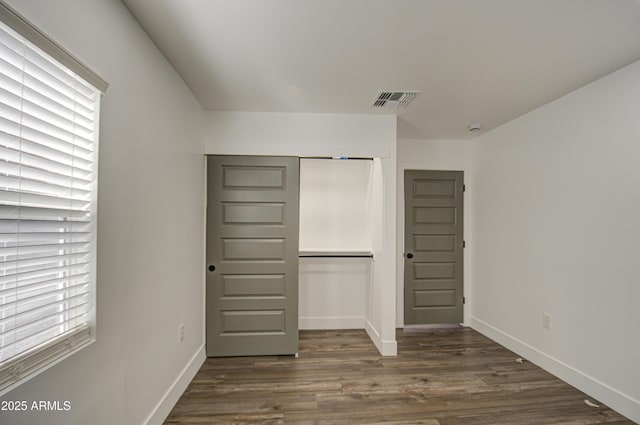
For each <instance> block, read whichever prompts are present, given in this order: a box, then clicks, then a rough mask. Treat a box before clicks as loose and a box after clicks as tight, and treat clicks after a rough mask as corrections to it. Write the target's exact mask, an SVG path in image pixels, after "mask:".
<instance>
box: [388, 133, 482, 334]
mask: <svg viewBox="0 0 640 425" xmlns="http://www.w3.org/2000/svg"><path fill="white" fill-rule="evenodd" d="M474 143H475V142H474V141H473V140H421V139H399V140H398V181H397V184H398V192H397V199H398V201H397V207H398V225H397V232H398V243H397V253H396V255H397V257H396V258H397V271H396V283H397V287H396V302H397V309H396V310H397V315H396V324H397V326H398V327H403V326H404V255H403V254H404V172H405V170H447V171H463V172H464V182H465V185H466V186H467V190H468V192H466V193H465V199H464V239H465V241H466V243H467V245H466V248H465V250H464V257H463V262H464V264H463V276H464V289H463V291H464V296H465V298H466V304H465V306H464V312H463V320H464V324H465V325H467V324H468V321H469V312H470V306H471V304H472V303H473V296H472V292H471V291H472V289H473V286H472V283H471V282H472V278H473V276H472V274H471V255H472V253H473V243H472V240H471V239H472V237H471V236H472V232H471V226H472V222H471V218H472V216H473V205H472V203H471V202H470V198H469V195H468V194H469V193H470V191H471V190H473V183H472V178H473V176H472V172H471V170H472V158H471V155H472V148H473V144H474Z"/></svg>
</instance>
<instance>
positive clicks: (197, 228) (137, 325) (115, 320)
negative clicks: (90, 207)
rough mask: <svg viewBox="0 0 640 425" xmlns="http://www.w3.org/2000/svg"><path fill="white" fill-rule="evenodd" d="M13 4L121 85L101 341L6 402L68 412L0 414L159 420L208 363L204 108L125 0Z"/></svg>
mask: <svg viewBox="0 0 640 425" xmlns="http://www.w3.org/2000/svg"><path fill="white" fill-rule="evenodd" d="M9 3H10V4H11V5H12V6H13V7H14V8H15V9H17V10H18V11H19V12H21V13H22V14H23V15H25V16H26V17H27V18H28V19H30V20H31V21H32V22H33V23H34V24H36V25H37V26H39V27H40V28H41V29H42V30H44V31H45V32H46V33H48V34H49V35H50V36H51V37H52V38H54V39H55V40H56V41H58V42H59V43H61V44H62V45H63V46H65V47H66V48H67V49H68V50H70V51H71V52H72V53H73V54H74V55H75V56H77V57H78V58H79V59H80V60H82V61H83V62H85V63H86V64H88V65H89V66H91V67H92V68H93V69H94V70H95V71H97V72H98V73H99V74H101V75H102V76H103V77H104V78H105V79H106V80H107V81H108V82H109V83H110V85H111V86H110V88H109V90H108V91H107V94H106V95H105V96H104V98H103V101H102V119H101V133H100V162H99V208H98V273H97V286H98V295H97V338H98V340H97V342H96V343H94V344H93V345H91V346H90V347H89V348H87V349H85V350H83V351H81V352H80V353H77V354H75V355H74V356H72V357H70V358H68V359H66V360H64V361H63V362H61V363H60V364H58V365H56V366H54V367H53V368H51V369H49V370H47V371H45V372H43V373H42V374H40V375H39V376H37V377H35V378H34V379H32V380H31V381H29V382H27V383H26V384H24V385H22V386H20V387H18V388H17V389H15V390H13V391H12V392H10V393H9V394H7V395H6V397H5V399H6V400H27V401H29V403H31V401H40V400H43V401H65V400H68V401H70V402H71V410H70V411H67V412H37V411H32V412H27V413H23V412H21V413H10V412H1V413H0V416H1V418H0V422H2V424H3V425H10V424H26V423H28V424H30V425H38V424H46V425H57V424H60V425H62V424H64V425H74V424H77V425H86V424H92V425H101V424H104V425H113V424H135V425H139V424H143V423H152V424H159V423H161V422H162V420H163V419H164V415H166V414H167V413H168V411H169V410H168V409H171V407H172V406H173V404H174V402H175V401H176V400H177V396H179V395H180V393H181V392H182V390H183V389H184V385H186V383H188V381H189V380H190V378H191V376H190V373H193V372H194V371H195V370H196V369H197V368H198V367H199V366H200V364H201V362H202V361H203V359H204V351H203V344H204V329H203V323H204V320H203V316H204V314H203V301H202V300H203V299H204V296H203V292H204V258H203V255H204V249H203V246H204V241H203V232H202V229H203V223H204V203H203V197H204V195H203V194H204V188H203V178H202V177H203V175H204V159H203V156H202V152H203V147H202V108H201V107H200V105H199V104H198V103H197V102H196V100H195V99H194V98H193V96H192V95H191V93H190V92H189V90H188V89H187V88H186V86H185V85H184V84H183V82H182V80H181V79H180V77H179V76H178V75H177V74H176V72H175V71H174V70H173V69H172V68H171V66H170V65H169V64H168V62H167V61H166V60H165V59H164V57H163V56H162V55H161V54H160V52H159V51H158V50H157V49H156V47H155V46H154V44H153V43H152V42H151V41H150V40H149V39H148V37H147V36H146V35H145V33H144V32H143V31H142V29H141V28H140V27H139V26H138V25H137V23H136V22H135V21H134V20H133V18H132V17H131V15H130V14H129V13H128V11H127V10H126V9H125V8H124V6H123V5H122V4H121V3H120V2H118V1H103V0H86V1H74V0H57V1H55V2H46V1H41V0H10V1H9ZM70 17H74V18H75V17H78V18H80V17H81V18H82V19H70ZM180 323H184V325H185V340H184V342H182V343H179V342H178V326H179V324H180ZM189 367H190V368H189ZM185 368H187V370H186V373H185V374H182V372H183V369H185ZM181 377H182V378H183V379H182V380H180V378H181ZM176 380H177V385H176V386H173V384H174V381H176ZM170 388H173V390H174V391H173V392H167V389H170ZM165 396H166V398H165ZM163 401H164V403H163Z"/></svg>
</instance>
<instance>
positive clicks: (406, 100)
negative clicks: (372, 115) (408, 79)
mask: <svg viewBox="0 0 640 425" xmlns="http://www.w3.org/2000/svg"><path fill="white" fill-rule="evenodd" d="M419 94H420V92H419V91H381V92H380V93H379V94H378V97H376V100H374V101H373V104H372V105H371V107H372V108H391V109H407V107H408V106H409V104H410V103H411V101H412V100H413V99H415V98H416V96H418V95H419Z"/></svg>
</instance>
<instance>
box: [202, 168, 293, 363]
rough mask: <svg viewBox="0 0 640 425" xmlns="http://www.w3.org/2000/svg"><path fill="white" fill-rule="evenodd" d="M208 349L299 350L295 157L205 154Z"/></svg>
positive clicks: (214, 352)
mask: <svg viewBox="0 0 640 425" xmlns="http://www.w3.org/2000/svg"><path fill="white" fill-rule="evenodd" d="M207 167H208V168H207V185H208V186H207V197H208V199H207V269H208V270H207V279H206V281H207V290H206V293H207V295H206V296H207V301H206V303H207V305H206V309H207V355H208V356H249V355H274V354H295V353H297V352H298V198H299V193H298V191H299V163H298V158H294V157H251V156H209V157H208V158H207Z"/></svg>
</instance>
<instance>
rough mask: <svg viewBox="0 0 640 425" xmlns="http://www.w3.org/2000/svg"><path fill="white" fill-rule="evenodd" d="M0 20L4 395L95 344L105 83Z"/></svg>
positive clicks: (0, 15)
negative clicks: (101, 114) (99, 167)
mask: <svg viewBox="0 0 640 425" xmlns="http://www.w3.org/2000/svg"><path fill="white" fill-rule="evenodd" d="M0 19H1V20H2V22H0V393H3V392H6V391H8V390H9V389H11V388H12V387H13V386H15V385H17V384H18V383H19V382H21V381H23V380H25V379H27V378H28V377H29V376H32V375H33V374H34V373H36V372H38V371H40V370H42V369H44V368H46V367H48V366H49V365H51V364H53V363H55V362H57V361H59V360H60V359H62V358H64V357H66V356H68V355H69V354H70V353H72V352H74V351H76V350H78V349H80V348H81V347H84V346H86V345H87V344H89V343H91V342H92V341H93V340H94V339H95V338H94V334H95V280H96V279H95V268H96V255H95V253H96V206H97V203H96V201H97V191H96V189H97V155H98V122H99V120H98V117H99V108H100V98H101V91H100V90H99V89H98V88H96V87H95V85H97V86H100V88H101V89H102V90H104V89H106V84H104V83H103V82H101V81H102V80H100V79H99V78H98V77H95V78H97V81H98V84H91V83H89V82H88V81H87V78H86V75H90V74H91V73H90V71H87V69H86V68H84V67H83V66H82V65H81V64H78V63H77V61H76V60H75V59H74V58H73V57H71V56H70V55H69V54H68V53H66V51H65V50H64V49H62V48H60V47H59V46H57V45H56V44H55V43H53V42H51V41H50V40H49V39H48V38H47V37H46V36H44V35H43V34H42V33H41V32H39V31H38V30H37V29H35V28H34V27H33V26H32V25H31V24H29V23H28V22H27V21H25V20H24V19H23V18H21V17H19V16H18V15H17V14H16V13H15V12H14V11H13V10H11V9H10V8H8V7H7V6H6V5H4V4H3V3H0ZM34 43H37V44H38V46H36V44H34ZM45 50H47V51H49V52H53V53H54V54H55V57H56V58H55V59H54V57H53V56H52V55H50V54H48V53H46V52H45ZM63 63H64V64H63ZM69 65H71V66H69ZM74 68H75V69H74ZM78 69H79V70H80V72H78V71H77V70H78ZM79 74H81V75H82V74H84V75H83V77H84V78H83V77H81V76H80V75H79Z"/></svg>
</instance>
